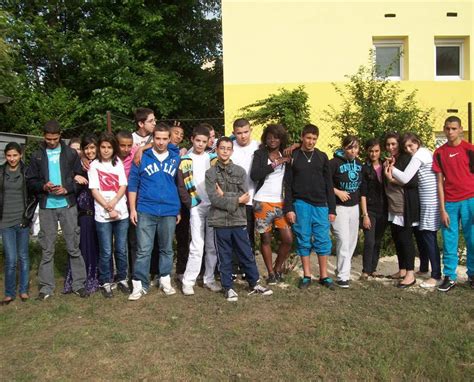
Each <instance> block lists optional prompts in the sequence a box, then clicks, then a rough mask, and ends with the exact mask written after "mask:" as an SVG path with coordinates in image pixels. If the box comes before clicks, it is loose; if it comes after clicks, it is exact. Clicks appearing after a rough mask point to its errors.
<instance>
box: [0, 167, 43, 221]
mask: <svg viewBox="0 0 474 382" xmlns="http://www.w3.org/2000/svg"><path fill="white" fill-rule="evenodd" d="M6 166H7V164H6V163H4V164H3V165H1V166H0V220H1V219H2V218H3V206H4V205H5V168H6ZM20 171H21V173H22V174H23V187H22V190H23V200H24V210H23V221H22V223H21V225H22V226H23V227H27V226H29V225H30V223H31V221H32V220H33V216H34V214H35V210H36V206H37V205H38V199H37V198H36V197H35V195H34V194H32V193H31V192H28V188H27V186H26V174H25V173H26V166H25V164H24V163H23V162H20Z"/></svg>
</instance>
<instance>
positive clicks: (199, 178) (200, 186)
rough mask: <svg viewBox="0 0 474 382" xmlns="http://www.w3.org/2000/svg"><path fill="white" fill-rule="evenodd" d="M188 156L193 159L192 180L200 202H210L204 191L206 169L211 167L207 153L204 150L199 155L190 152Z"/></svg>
mask: <svg viewBox="0 0 474 382" xmlns="http://www.w3.org/2000/svg"><path fill="white" fill-rule="evenodd" d="M189 156H190V157H191V159H192V160H193V182H194V186H195V187H196V191H197V194H198V195H199V197H200V198H201V200H202V203H205V204H210V203H211V202H210V201H209V197H208V196H207V192H206V171H207V170H208V169H209V168H210V167H211V159H210V158H209V154H208V153H206V152H204V153H202V154H201V155H199V154H195V153H191V154H189Z"/></svg>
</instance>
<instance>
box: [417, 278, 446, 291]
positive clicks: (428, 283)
mask: <svg viewBox="0 0 474 382" xmlns="http://www.w3.org/2000/svg"><path fill="white" fill-rule="evenodd" d="M433 280H434V282H433ZM442 283H443V280H435V279H428V280H426V281H423V282H422V283H421V284H420V287H421V288H423V289H434V288H436V287H439V286H440V285H441V284H442Z"/></svg>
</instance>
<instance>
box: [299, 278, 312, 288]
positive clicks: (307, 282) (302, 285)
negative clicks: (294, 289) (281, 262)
mask: <svg viewBox="0 0 474 382" xmlns="http://www.w3.org/2000/svg"><path fill="white" fill-rule="evenodd" d="M310 285H311V277H302V278H301V279H300V282H299V283H298V288H300V289H308V288H309V286H310Z"/></svg>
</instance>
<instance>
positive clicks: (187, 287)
mask: <svg viewBox="0 0 474 382" xmlns="http://www.w3.org/2000/svg"><path fill="white" fill-rule="evenodd" d="M183 294H184V295H185V296H192V295H193V294H194V288H193V286H192V285H185V284H183Z"/></svg>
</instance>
